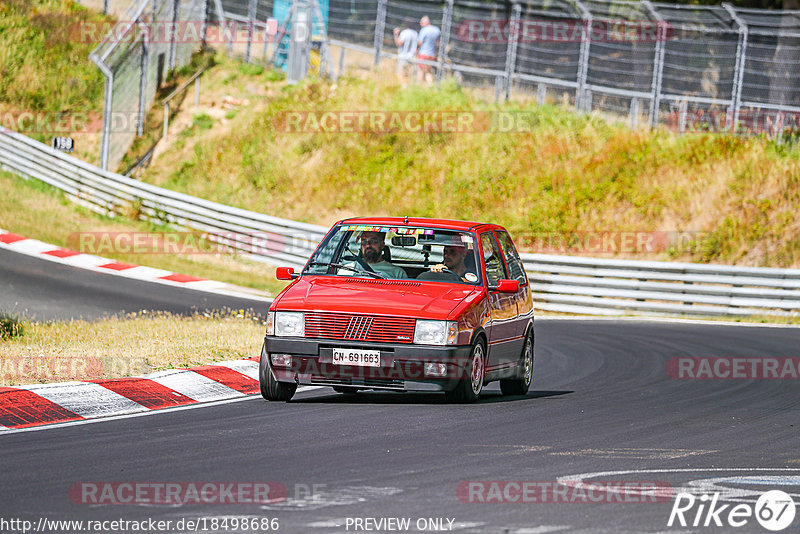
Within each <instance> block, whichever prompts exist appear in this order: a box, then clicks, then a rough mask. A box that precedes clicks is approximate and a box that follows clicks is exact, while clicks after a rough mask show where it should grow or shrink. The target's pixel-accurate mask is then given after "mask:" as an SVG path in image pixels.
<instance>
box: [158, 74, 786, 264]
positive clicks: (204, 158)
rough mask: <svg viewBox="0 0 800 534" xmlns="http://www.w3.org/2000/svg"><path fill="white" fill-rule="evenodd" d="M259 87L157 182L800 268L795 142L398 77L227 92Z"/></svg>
mask: <svg viewBox="0 0 800 534" xmlns="http://www.w3.org/2000/svg"><path fill="white" fill-rule="evenodd" d="M218 69H219V70H217V72H216V73H214V74H213V75H210V76H209V81H206V82H204V83H205V84H206V85H205V86H204V91H213V90H214V84H216V86H220V84H221V83H222V82H220V80H221V79H225V77H226V76H228V75H226V74H225V72H233V73H234V74H236V69H237V67H236V66H235V65H231V64H227V65H226V64H225V63H224V62H223V64H222V66H220V67H218ZM226 69H228V70H227V71H226ZM245 82H246V83H245ZM208 84H211V86H212V87H210V88H208ZM247 85H249V86H254V85H255V86H257V88H259V89H260V90H261V92H262V93H263V98H261V99H260V100H258V101H257V102H256V103H255V104H253V105H252V106H251V107H250V108H248V109H246V110H241V111H239V112H238V113H236V114H235V115H231V114H228V115H226V116H225V117H224V118H223V117H220V115H219V113H218V112H217V113H216V114H213V113H211V112H210V111H209V113H208V114H205V113H204V112H203V110H202V109H201V110H200V111H201V113H199V114H197V115H195V119H196V120H195V124H194V126H193V127H192V128H193V129H192V128H190V129H189V133H188V134H187V135H184V136H180V137H181V138H180V139H179V141H178V142H176V143H174V144H173V145H172V146H171V148H169V149H167V150H164V151H163V153H161V154H160V155H159V156H158V158H157V160H156V162H155V163H154V164H153V165H152V166H151V167H150V169H149V170H148V172H147V173H146V174H145V176H144V179H145V180H146V181H150V182H153V183H156V184H159V185H163V186H165V187H169V188H172V189H176V190H180V191H185V192H188V193H190V194H193V195H197V196H200V197H204V198H211V199H214V200H216V201H219V202H224V203H228V204H233V205H236V206H241V207H244V208H248V209H252V210H256V211H260V212H265V213H269V214H271V215H277V216H281V217H288V218H293V219H299V220H304V221H308V222H314V223H319V224H323V225H327V224H329V223H330V222H332V221H334V220H336V219H338V218H341V217H344V216H350V215H377V214H387V215H412V216H428V217H452V218H459V219H462V218H463V219H472V220H486V221H498V222H500V223H502V224H504V225H506V226H508V227H509V228H510V229H511V230H512V231H513V232H514V234H515V235H517V236H518V240H520V241H523V242H526V243H527V244H528V245H531V246H535V243H536V239H537V236H541V235H543V234H545V235H561V236H569V235H574V234H575V233H577V234H579V235H580V234H581V233H585V232H619V231H636V232H660V231H667V232H669V231H685V232H690V233H692V234H691V235H693V236H695V237H696V241H695V242H694V243H691V246H684V247H681V248H680V249H679V250H672V251H671V252H669V253H666V252H665V253H661V254H656V255H650V256H648V257H658V258H659V259H681V260H687V261H701V262H721V263H735V264H747V265H771V266H800V219H798V217H797V216H796V211H797V206H798V204H799V203H800V187H798V186H800V151H799V150H797V149H796V148H792V147H788V148H787V147H779V146H776V145H775V144H774V143H772V142H769V141H767V140H764V139H760V138H751V139H744V138H736V137H730V136H724V135H716V134H692V135H684V136H677V135H674V134H672V133H670V132H666V131H656V132H651V131H647V130H635V131H632V130H630V129H629V128H627V127H626V126H625V125H622V124H615V123H613V122H609V121H608V120H606V119H605V118H603V117H601V116H598V115H591V116H586V115H582V116H578V115H575V114H572V113H571V112H569V111H568V110H566V109H564V108H561V107H557V106H549V105H548V106H537V105H535V104H534V103H525V102H523V103H520V102H509V103H505V104H502V105H499V106H497V105H495V104H494V103H492V102H491V101H490V100H488V101H487V100H485V99H484V98H483V97H482V96H481V94H480V93H479V92H475V91H469V90H463V89H460V88H458V87H457V86H456V85H454V84H452V83H444V84H443V85H442V86H441V87H440V88H424V87H416V86H411V87H408V88H401V87H400V86H399V85H397V84H396V83H395V82H394V79H393V77H392V76H384V77H382V78H381V77H373V76H364V77H362V78H342V79H340V80H339V83H338V85H336V84H334V85H332V84H330V83H327V82H324V81H319V80H310V81H307V82H306V83H303V84H300V85H297V86H292V87H290V86H285V85H283V84H281V83H280V82H271V81H269V80H268V79H267V78H266V74H264V75H259V76H249V77H247V79H246V80H240V81H237V82H236V83H235V84H232V85H231V86H229V87H228V88H227V89H226V90H227V91H228V92H229V93H230V94H232V95H234V96H236V95H239V96H240V97H241V96H242V95H243V94H246V92H245V89H244V87H245V86H247ZM237 91H238V92H237ZM206 98H209V97H208V96H207V97H206ZM212 105H213V103H212ZM202 107H203V106H201V108H202ZM209 109H210V108H209ZM309 110H318V111H321V110H347V111H352V110H373V111H374V110H403V111H408V110H431V111H435V110H451V111H455V110H462V111H466V110H469V111H485V112H490V113H491V112H523V113H524V116H525V117H526V121H527V123H528V124H530V126H531V128H530V131H529V132H526V133H391V134H375V133H324V134H319V133H286V132H285V131H284V130H285V128H283V127H282V124H284V120H285V118H286V115H285V113H286V112H288V111H309ZM196 113H197V112H196ZM623 255H625V254H623ZM628 256H630V254H628ZM638 257H640V256H638Z"/></svg>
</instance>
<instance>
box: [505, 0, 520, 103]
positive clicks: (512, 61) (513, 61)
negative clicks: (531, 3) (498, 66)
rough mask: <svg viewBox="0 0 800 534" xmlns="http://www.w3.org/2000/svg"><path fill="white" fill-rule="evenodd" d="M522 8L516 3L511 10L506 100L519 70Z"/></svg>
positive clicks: (507, 51)
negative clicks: (518, 49) (515, 73)
mask: <svg viewBox="0 0 800 534" xmlns="http://www.w3.org/2000/svg"><path fill="white" fill-rule="evenodd" d="M521 13H522V6H520V5H519V4H518V3H516V2H514V6H513V7H512V8H511V22H510V24H509V26H508V36H509V37H510V39H509V41H508V47H507V48H506V80H505V81H506V87H505V99H506V100H508V98H509V97H510V96H511V87H512V85H513V84H514V71H515V70H516V68H517V47H518V45H519V27H520V25H519V21H520V14H521Z"/></svg>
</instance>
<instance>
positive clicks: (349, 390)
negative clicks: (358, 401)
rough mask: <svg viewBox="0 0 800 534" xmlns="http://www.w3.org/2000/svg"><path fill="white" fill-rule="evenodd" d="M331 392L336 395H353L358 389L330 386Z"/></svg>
mask: <svg viewBox="0 0 800 534" xmlns="http://www.w3.org/2000/svg"><path fill="white" fill-rule="evenodd" d="M331 387H332V388H333V391H335V392H336V393H342V394H344V395H355V394H356V392H357V391H358V388H353V387H349V386H331Z"/></svg>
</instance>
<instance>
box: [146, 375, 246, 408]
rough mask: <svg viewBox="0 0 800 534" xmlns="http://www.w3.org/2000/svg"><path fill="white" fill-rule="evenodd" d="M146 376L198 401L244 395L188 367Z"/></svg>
mask: <svg viewBox="0 0 800 534" xmlns="http://www.w3.org/2000/svg"><path fill="white" fill-rule="evenodd" d="M145 378H147V379H148V380H152V381H153V382H158V383H159V384H161V385H162V386H164V387H167V388H169V389H171V390H173V391H177V392H178V393H180V394H181V395H186V396H187V397H189V398H190V399H193V400H196V401H198V402H205V401H215V400H222V399H230V398H232V397H240V396H242V395H244V393H242V392H240V391H236V390H235V389H233V388H229V387H228V386H226V385H224V384H220V383H219V382H216V381H214V380H211V379H210V378H208V377H206V376H203V375H201V374H199V373H195V372H194V371H189V370H186V369H179V370H170V371H158V372H156V373H151V374H149V375H145Z"/></svg>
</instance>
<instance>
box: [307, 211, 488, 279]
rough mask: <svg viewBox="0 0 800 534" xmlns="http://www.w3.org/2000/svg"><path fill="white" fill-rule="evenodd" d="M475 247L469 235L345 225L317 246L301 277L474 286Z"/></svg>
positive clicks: (473, 240) (475, 268)
mask: <svg viewBox="0 0 800 534" xmlns="http://www.w3.org/2000/svg"><path fill="white" fill-rule="evenodd" d="M475 247H476V238H475V234H473V233H470V232H459V231H456V230H446V229H441V228H431V227H418V226H372V225H347V224H344V225H339V226H337V227H336V228H334V231H333V232H331V234H330V235H329V236H328V237H327V239H326V240H325V241H323V243H322V244H321V245H320V246H319V247H318V248H317V250H316V251H315V252H314V254H313V255H312V256H311V259H310V260H309V262H308V264H307V265H306V268H305V270H304V271H303V274H324V275H333V276H348V277H351V276H356V277H359V278H381V279H393V280H400V279H418V280H430V281H434V282H449V283H459V284H470V285H478V284H480V283H481V274H480V269H478V268H477V266H478V265H480V264H479V263H478V262H477V254H476V253H475Z"/></svg>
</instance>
